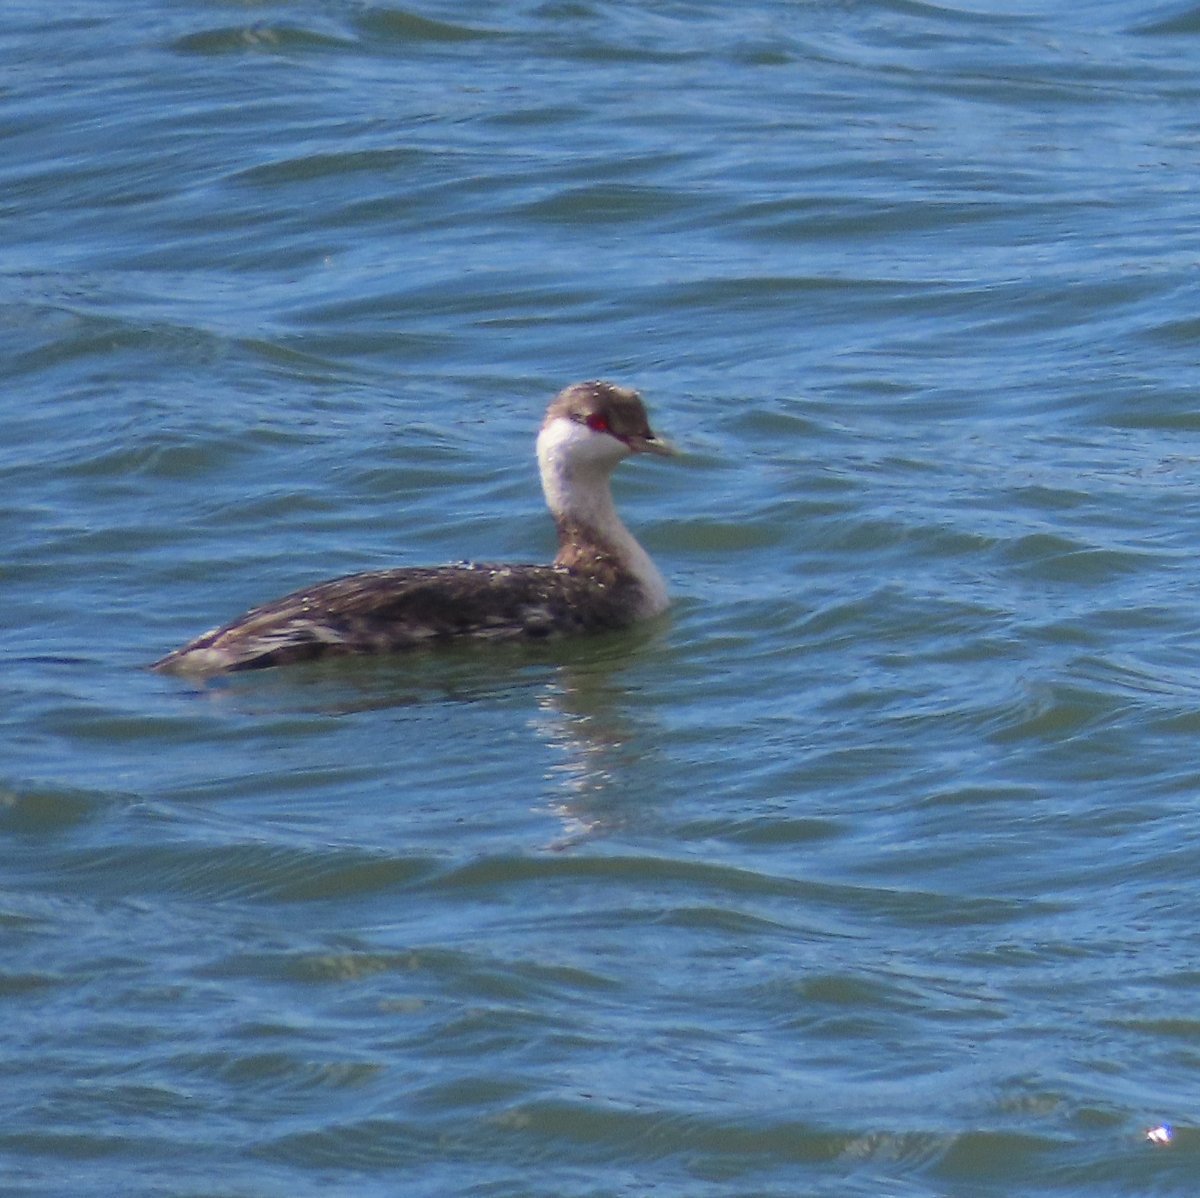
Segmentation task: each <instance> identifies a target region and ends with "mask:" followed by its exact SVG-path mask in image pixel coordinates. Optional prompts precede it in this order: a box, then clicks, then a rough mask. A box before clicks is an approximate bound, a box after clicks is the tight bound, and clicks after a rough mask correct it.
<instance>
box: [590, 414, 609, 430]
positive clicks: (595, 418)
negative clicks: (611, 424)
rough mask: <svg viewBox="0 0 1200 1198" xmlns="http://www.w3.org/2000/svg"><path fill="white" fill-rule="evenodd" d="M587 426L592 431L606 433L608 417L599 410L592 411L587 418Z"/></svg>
mask: <svg viewBox="0 0 1200 1198" xmlns="http://www.w3.org/2000/svg"><path fill="white" fill-rule="evenodd" d="M587 426H588V428H590V429H591V430H592V432H594V433H607V432H608V431H609V428H608V417H607V416H605V415H604V414H603V413H601V412H593V413H592V414H591V415H590V416H589V417H588V418H587Z"/></svg>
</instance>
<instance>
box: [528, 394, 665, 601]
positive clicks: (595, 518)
mask: <svg viewBox="0 0 1200 1198" xmlns="http://www.w3.org/2000/svg"><path fill="white" fill-rule="evenodd" d="M629 453H630V450H629V447H628V446H627V445H625V444H624V443H623V442H621V441H618V440H617V438H616V437H613V436H610V435H609V434H608V433H598V432H593V431H592V430H591V429H590V428H588V427H587V426H586V425H584V424H579V423H577V422H576V421H574V420H570V419H568V418H567V417H565V416H559V417H557V418H556V419H554V420H551V421H550V423H549V424H547V425H546V426H545V427H544V428H543V429H542V431H541V433H539V434H538V441H537V454H538V466H539V468H540V470H541V475H542V490H543V491H544V492H545V495H546V504H547V506H548V507H549V508H550V511H551V513H552V514H553V515H554V518H555V520H556V521H558V522H559V524H560V526H563V525H565V526H567V527H568V528H583V529H588V530H590V531H591V532H592V533H594V534H595V536H596V537H597V538H598V539H599V540H600V542H601V543H602V545H603V546H604V547H605V548H607V549H609V550H611V551H612V552H613V553H615V554H616V555H617V557H618V558H619V559H620V562H621V564H622V565H623V566H624V567H625V569H627V570H628V571H629V572H630V573H631V574H632V575H633V576H634V577H635V578H636V579H637V580H638V582H639V583H640V585H641V588H642V594H643V597H644V598H643V603H642V607H641V610H640V611H639V613H638V614H639V615H640V616H652V615H657V614H658V613H659V612H661V611H665V610H666V608H667V604H668V599H667V584H666V582H665V581H664V579H663V576H662V574H660V573H659V570H658V567H657V566H656V565H655V564H654V562H653V561H651V560H650V555H649V554H648V553H647V552H646V551H645V550H644V549H643V548H642V547H641V545H639V544H638V542H637V541H636V540H635V538H634V536H633V534H632V533H631V532H630V531H629V529H627V528H626V527H625V525H624V523H623V522H622V520H621V517H620V516H618V515H617V509H616V507H615V506H614V504H613V497H612V487H611V485H610V481H609V480H610V477H611V475H612V472H613V469H614V467H615V466H616V465H617V463H618V462H620V461H622V460H623V459H624V458H627V457H628V456H629Z"/></svg>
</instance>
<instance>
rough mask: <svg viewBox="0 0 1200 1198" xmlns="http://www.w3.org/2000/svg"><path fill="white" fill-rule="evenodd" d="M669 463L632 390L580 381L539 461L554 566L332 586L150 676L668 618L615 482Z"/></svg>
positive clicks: (564, 396)
mask: <svg viewBox="0 0 1200 1198" xmlns="http://www.w3.org/2000/svg"><path fill="white" fill-rule="evenodd" d="M638 453H653V454H663V455H669V454H672V453H674V450H673V449H672V448H671V447H670V446H669V445H668V444H667V443H666V442H665V441H662V440H660V439H659V438H658V437H657V436H655V434H654V432H653V431H652V430H651V428H650V423H649V420H648V418H647V416H646V409H645V407H644V406H643V404H642V400H641V397H640V396H639V395H638V393H637V392H636V391H633V390H630V389H628V388H626V387H619V386H617V385H616V384H615V383H610V382H604V381H594V382H587V383H575V384H574V385H572V386H570V387H567V388H566V389H565V390H563V391H560V392H559V394H558V395H557V396H555V398H554V400H553V402H552V403H551V404H550V406H549V408H547V410H546V416H545V419H544V420H543V421H542V426H541V431H540V432H539V434H538V438H537V458H538V466H539V469H540V473H541V480H542V490H543V492H544V493H545V497H546V504H547V506H548V507H549V509H550V513H551V515H552V516H553V517H554V523H555V526H556V527H557V529H558V555H557V556H556V557H555V559H554V561H553V563H552V564H551V565H481V564H477V563H474V562H464V563H460V564H456V565H447V566H431V567H400V568H398V569H392V570H374V571H370V572H367V573H364V574H352V575H349V576H348V577H345V578H335V579H332V580H330V581H329V582H322V583H318V584H317V585H315V586H310V587H305V588H303V589H302V590H299V591H293V592H292V593H291V594H290V595H285V596H284V597H283V598H282V599H277V600H275V601H274V602H273V603H267V604H264V605H263V606H261V607H256V608H254V609H253V610H252V611H249V612H247V613H246V614H245V615H243V616H240V617H239V618H238V619H236V620H233V621H232V622H230V623H228V624H224V625H222V626H221V627H219V628H214V629H212V630H210V631H209V632H206V633H204V634H203V635H201V636H198V637H197V638H196V639H195V640H193V641H189V642H188V643H187V644H186V645H184V646H183V647H182V648H179V649H176V650H175V651H174V652H173V653H168V654H167V656H166V657H163V658H162V659H161V660H159V661H156V662H155V663H154V665H153V667H152V668H154V669H156V670H165V671H174V672H179V673H189V674H202V675H210V674H218V673H224V672H229V671H234V670H255V669H263V668H265V667H268V666H281V665H288V664H290V663H292V662H300V661H310V660H312V659H314V658H318V657H328V656H345V655H349V654H367V653H373V654H379V653H394V652H399V651H402V650H405V649H414V648H418V647H421V646H428V645H440V644H444V643H449V642H454V641H467V640H477V641H508V640H520V639H525V640H543V639H546V638H549V637H553V636H560V635H564V634H572V633H588V632H600V631H603V630H606V629H616V628H623V627H626V626H628V625H630V624H633V623H635V622H636V621H638V620H642V619H646V618H648V617H650V616H654V615H657V614H658V613H660V612H662V611H664V610H665V609H666V607H667V604H668V599H667V587H666V583H665V582H664V581H663V576H662V575H661V574H660V573H659V571H658V568H657V567H656V566H655V564H654V562H653V561H651V559H650V556H649V554H647V552H646V551H645V550H644V549H643V548H642V546H641V545H639V544H638V542H637V541H636V540H635V539H634V537H633V535H632V533H630V532H629V530H628V529H627V528H626V527H625V525H624V524H623V523H622V521H621V518H620V516H619V515H618V514H617V510H616V507H615V506H614V505H613V498H612V489H611V487H610V483H609V480H610V477H611V475H612V472H613V470H614V468H615V467H616V466H617V464H618V463H619V462H621V461H622V460H623V459H625V458H627V457H629V456H630V454H638Z"/></svg>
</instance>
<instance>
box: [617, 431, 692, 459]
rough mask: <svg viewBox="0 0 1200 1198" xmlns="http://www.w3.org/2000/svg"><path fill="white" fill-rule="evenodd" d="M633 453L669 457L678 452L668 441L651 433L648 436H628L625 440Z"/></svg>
mask: <svg viewBox="0 0 1200 1198" xmlns="http://www.w3.org/2000/svg"><path fill="white" fill-rule="evenodd" d="M625 444H626V445H628V446H629V448H630V449H631V450H633V452H634V453H656V454H658V455H659V457H664V458H671V457H675V455H676V454H678V453H679V450H677V449H676V448H675V446H674V445H672V444H671V443H670V441H664V440H663V439H662V438H661V437H656V436H655V435H654V434H653V433H651V434H650V436H648V437H630V438H629V440H628V441H626V442H625Z"/></svg>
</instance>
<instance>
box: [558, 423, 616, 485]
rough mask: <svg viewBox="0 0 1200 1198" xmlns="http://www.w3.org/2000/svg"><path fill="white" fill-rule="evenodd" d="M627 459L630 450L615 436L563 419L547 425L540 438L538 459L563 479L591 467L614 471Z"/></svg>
mask: <svg viewBox="0 0 1200 1198" xmlns="http://www.w3.org/2000/svg"><path fill="white" fill-rule="evenodd" d="M628 456H629V447H628V446H627V445H626V444H625V443H624V442H622V441H618V440H617V439H616V437H612V436H609V435H608V434H607V433H597V432H594V431H593V430H592V429H590V428H588V427H587V425H584V424H578V423H576V422H575V421H574V420H567V419H565V418H562V417H560V418H559V419H558V420H555V421H553V422H552V423H551V424H549V425H547V426H546V428H544V429H542V431H541V433H540V434H539V436H538V460H539V461H540V462H542V463H543V464H548V465H550V466H551V468H553V469H554V470H555V472H556V473H558V474H560V475H562V476H564V477H565V476H567V475H568V474H570V473H573V472H575V471H578V470H581V469H582V470H587V469H588V468H589V467H591V468H593V469H600V470H611V469H612V468H613V467H614V466H615V465H616V464H617V463H618V462H619V461H621V459H622V458H625V457H628Z"/></svg>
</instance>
